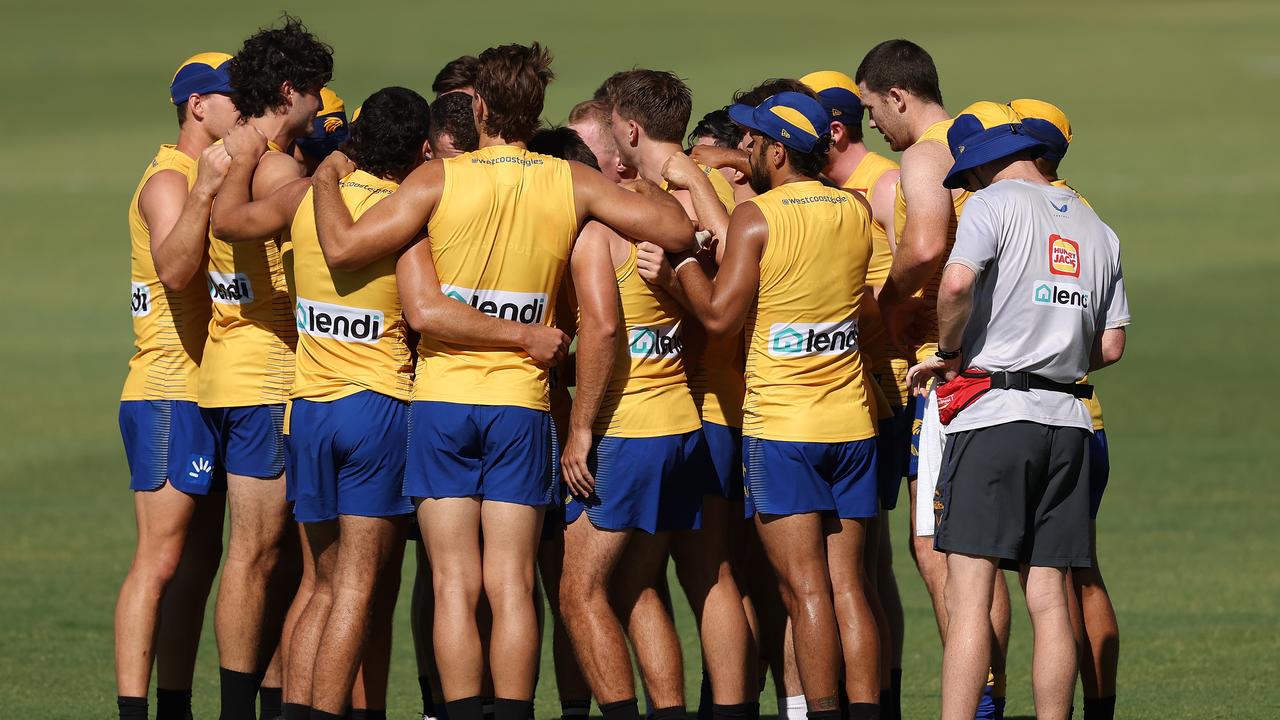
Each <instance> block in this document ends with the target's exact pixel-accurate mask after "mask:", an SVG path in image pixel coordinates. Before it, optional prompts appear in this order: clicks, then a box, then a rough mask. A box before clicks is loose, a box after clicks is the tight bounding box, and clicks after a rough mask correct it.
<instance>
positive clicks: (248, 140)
mask: <svg viewBox="0 0 1280 720" xmlns="http://www.w3.org/2000/svg"><path fill="white" fill-rule="evenodd" d="M222 146H223V147H224V148H226V152H227V154H228V155H230V156H231V159H232V160H234V161H236V162H247V163H255V164H256V163H257V162H258V159H259V158H261V157H262V155H263V153H265V152H266V151H267V136H266V135H263V134H262V132H261V131H260V130H258V128H256V127H254V126H252V125H236V126H235V127H233V128H231V132H229V133H227V136H226V137H225V138H223V140H222Z"/></svg>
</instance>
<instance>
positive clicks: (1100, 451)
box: [1089, 430, 1111, 520]
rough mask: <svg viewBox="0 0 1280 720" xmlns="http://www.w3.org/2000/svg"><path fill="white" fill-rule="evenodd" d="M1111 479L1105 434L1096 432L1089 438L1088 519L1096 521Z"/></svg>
mask: <svg viewBox="0 0 1280 720" xmlns="http://www.w3.org/2000/svg"><path fill="white" fill-rule="evenodd" d="M1110 479H1111V450H1110V448H1109V447H1108V446H1107V433H1106V431H1105V430H1098V431H1095V432H1094V433H1093V435H1091V436H1090V437H1089V519H1090V520H1097V519H1098V508H1100V507H1102V494H1103V493H1105V492H1106V491H1107V481H1108V480H1110Z"/></svg>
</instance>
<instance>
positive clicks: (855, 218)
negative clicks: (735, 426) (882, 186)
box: [742, 181, 876, 443]
mask: <svg viewBox="0 0 1280 720" xmlns="http://www.w3.org/2000/svg"><path fill="white" fill-rule="evenodd" d="M748 202H753V203H755V204H756V206H757V207H759V208H760V212H761V213H763V214H764V218H765V220H766V221H767V222H768V225H769V239H768V243H767V244H766V245H765V249H764V255H763V256H762V257H761V258H760V289H759V292H758V294H757V297H756V306H755V309H754V310H753V311H752V312H751V313H750V314H749V315H748V317H747V323H746V333H747V337H748V339H749V345H748V347H747V373H746V381H747V397H746V403H745V408H744V416H743V425H742V432H743V434H744V435H746V436H749V437H754V438H762V439H765V440H787V441H796V442H820V443H836V442H848V441H851V440H863V439H866V438H869V437H873V436H874V435H875V434H876V431H875V424H874V421H873V419H872V415H871V402H870V400H869V398H868V394H867V385H866V378H865V377H864V375H863V370H862V359H861V357H860V355H859V352H858V311H859V309H860V306H861V302H862V292H863V286H864V285H865V282H866V274H867V263H868V262H869V261H870V259H871V214H870V213H869V212H868V211H867V209H866V208H865V207H864V206H863V204H862V203H861V202H859V201H858V200H857V199H856V198H854V197H852V196H851V195H850V194H849V193H847V192H845V191H843V190H837V189H834V188H829V187H826V186H824V185H823V184H822V183H820V182H817V181H807V182H798V183H788V184H786V185H782V186H780V187H776V188H774V189H772V190H770V191H769V192H767V193H765V194H763V195H760V196H759V197H756V198H753V199H751V200H749V201H748Z"/></svg>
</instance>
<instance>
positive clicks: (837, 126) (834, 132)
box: [831, 120, 845, 147]
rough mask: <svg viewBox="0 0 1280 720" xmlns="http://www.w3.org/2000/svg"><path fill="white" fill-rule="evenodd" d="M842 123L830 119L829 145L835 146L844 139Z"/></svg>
mask: <svg viewBox="0 0 1280 720" xmlns="http://www.w3.org/2000/svg"><path fill="white" fill-rule="evenodd" d="M844 135H845V133H844V123H841V122H836V121H835V120H832V121H831V146H832V147H835V146H836V145H837V144H839V143H840V142H841V141H842V140H844Z"/></svg>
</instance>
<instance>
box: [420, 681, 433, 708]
mask: <svg viewBox="0 0 1280 720" xmlns="http://www.w3.org/2000/svg"><path fill="white" fill-rule="evenodd" d="M418 690H419V691H420V692H421V693H422V714H423V715H430V714H431V707H432V705H433V703H432V700H431V678H429V677H427V676H426V675H419V676H418Z"/></svg>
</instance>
